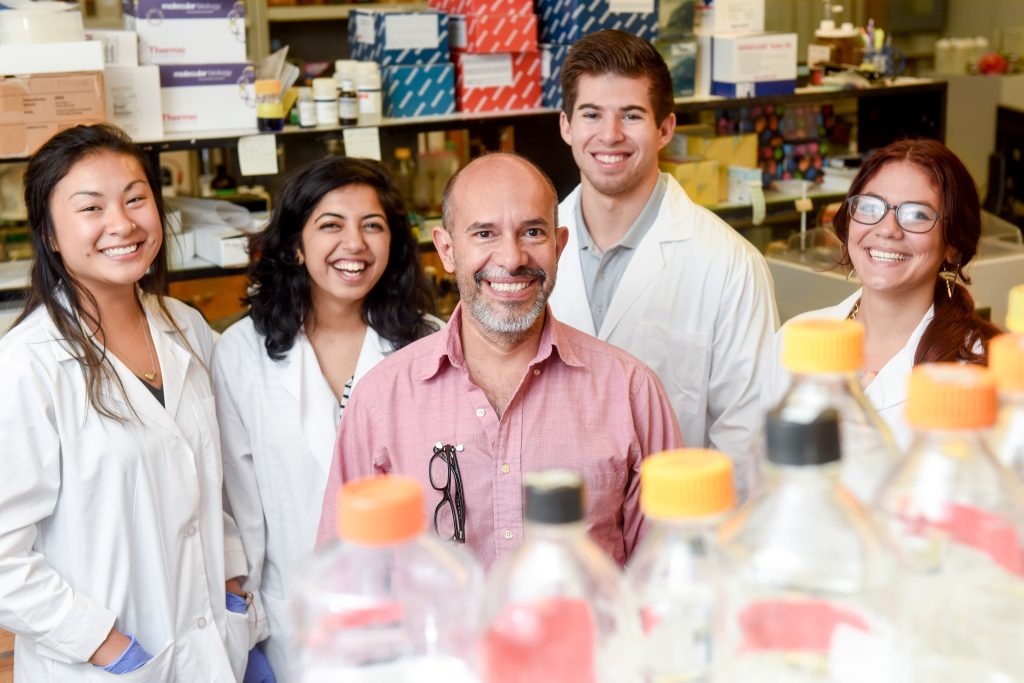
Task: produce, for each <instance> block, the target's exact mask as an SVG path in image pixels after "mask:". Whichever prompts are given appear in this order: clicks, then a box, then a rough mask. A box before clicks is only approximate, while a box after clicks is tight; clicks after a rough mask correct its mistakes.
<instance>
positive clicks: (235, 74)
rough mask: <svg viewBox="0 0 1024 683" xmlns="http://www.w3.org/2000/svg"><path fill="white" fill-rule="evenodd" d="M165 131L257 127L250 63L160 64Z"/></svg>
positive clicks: (161, 99) (252, 75)
mask: <svg viewBox="0 0 1024 683" xmlns="http://www.w3.org/2000/svg"><path fill="white" fill-rule="evenodd" d="M159 69H160V101H161V104H162V105H163V119H164V126H163V128H164V132H165V133H175V132H182V131H197V130H238V129H243V128H250V129H253V130H255V129H256V102H255V98H256V95H255V92H254V90H253V80H254V71H253V67H252V66H251V65H249V64H183V65H175V66H167V65H165V66H161V67H159Z"/></svg>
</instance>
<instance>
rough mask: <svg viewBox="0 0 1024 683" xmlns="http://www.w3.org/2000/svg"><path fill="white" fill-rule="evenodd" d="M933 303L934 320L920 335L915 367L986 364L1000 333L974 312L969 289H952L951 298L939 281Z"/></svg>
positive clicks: (960, 286)
mask: <svg viewBox="0 0 1024 683" xmlns="http://www.w3.org/2000/svg"><path fill="white" fill-rule="evenodd" d="M964 279H965V280H966V277H964ZM967 282H968V284H969V283H970V281H969V280H967ZM933 301H934V305H935V317H934V318H932V322H931V324H929V325H928V329H926V330H925V331H924V334H923V335H921V341H920V342H919V343H918V345H917V353H915V354H914V365H918V364H919V363H944V362H958V361H959V362H964V363H976V364H979V365H983V364H985V362H986V354H987V352H988V342H989V340H990V339H992V337H994V336H996V335H997V334H999V332H1000V330H999V328H998V327H996V326H995V325H993V324H992V323H990V322H988V321H987V320H983V319H982V318H981V317H980V316H979V315H978V314H977V313H976V312H975V311H974V298H973V297H972V296H971V293H970V292H969V291H967V288H966V287H964V286H963V285H961V284H959V283H957V284H955V285H953V296H952V297H951V296H949V292H948V291H947V290H946V283H945V281H944V280H942V279H939V280H936V282H935V294H934V297H933Z"/></svg>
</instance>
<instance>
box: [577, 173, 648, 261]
mask: <svg viewBox="0 0 1024 683" xmlns="http://www.w3.org/2000/svg"><path fill="white" fill-rule="evenodd" d="M667 189H668V181H667V180H666V179H665V175H664V174H658V181H657V182H656V183H655V184H654V190H653V191H652V192H651V196H650V197H648V198H647V203H646V204H644V208H643V210H642V211H640V214H639V215H638V216H637V217H636V220H635V221H633V225H631V226H630V227H629V230H627V231H626V234H625V235H623V236H622V239H620V240H619V241H618V242H616V243H615V244H614V245H613V246H611V247H609V248H608V251H611V250H612V249H615V248H616V247H622V248H624V249H636V247H637V245H639V244H640V241H641V240H642V239H643V238H644V237H645V236H646V235H647V233H648V232H650V230H651V227H653V226H654V221H655V219H657V217H658V211H660V210H661V200H662V199H664V198H665V192H666V190H667ZM576 236H577V237H578V238H579V241H580V251H591V252H593V253H596V254H598V255H600V254H601V251H600V250H599V249H598V248H597V245H596V244H594V240H593V239H592V238H591V236H590V230H589V229H587V224H586V222H585V221H584V220H583V201H582V200H581V201H579V202H576Z"/></svg>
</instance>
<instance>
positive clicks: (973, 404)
mask: <svg viewBox="0 0 1024 683" xmlns="http://www.w3.org/2000/svg"><path fill="white" fill-rule="evenodd" d="M996 413H997V394H996V385H995V380H994V378H993V377H992V374H991V373H990V372H989V371H988V370H986V369H984V368H981V367H978V366H970V365H960V364H957V363H937V364H924V365H918V366H917V367H915V368H914V370H913V372H912V373H911V375H910V382H909V386H908V394H907V422H909V424H910V426H911V428H913V429H914V440H913V442H912V443H911V446H910V449H909V451H908V452H907V455H906V456H905V457H904V458H903V459H902V461H901V462H900V463H899V464H898V465H897V466H896V468H895V470H894V471H893V473H892V475H891V476H890V477H889V479H888V480H886V483H885V485H884V486H883V488H882V490H881V491H880V492H879V496H878V502H877V506H876V510H877V513H878V515H879V517H880V518H881V519H883V520H884V521H885V522H886V523H887V524H888V526H889V528H890V530H891V531H892V533H893V535H894V537H895V538H896V540H897V542H898V543H899V544H900V546H901V549H902V554H903V557H904V562H905V564H906V581H905V585H904V590H905V591H906V593H907V598H908V608H909V611H908V618H909V625H910V627H911V631H912V633H913V634H914V636H915V638H914V650H913V655H914V656H913V661H914V671H913V680H914V681H915V682H916V681H929V682H930V681H942V682H948V683H954V682H955V683H995V682H996V681H1024V648H1022V647H1021V630H1020V629H1021V625H1022V624H1024V580H1022V574H1024V566H1022V564H1024V555H1022V545H1021V541H1022V538H1024V536H1022V533H1021V532H1022V525H1024V497H1022V495H1024V494H1022V493H1021V489H1020V484H1019V483H1018V482H1017V481H1016V479H1015V478H1014V477H1013V475H1012V474H1011V473H1010V472H1008V471H1007V470H1006V469H1005V468H1004V467H1003V466H1002V465H1001V464H1000V463H999V462H998V461H997V460H996V458H995V456H994V455H993V454H992V452H991V450H990V449H989V446H988V444H987V439H986V436H987V434H986V431H987V430H989V429H990V428H991V427H992V426H993V425H994V424H995V421H996Z"/></svg>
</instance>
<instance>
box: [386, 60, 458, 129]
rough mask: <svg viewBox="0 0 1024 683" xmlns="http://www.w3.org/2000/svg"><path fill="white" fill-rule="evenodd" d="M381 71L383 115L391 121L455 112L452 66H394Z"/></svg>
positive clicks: (453, 68) (453, 70)
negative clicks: (382, 76)
mask: <svg viewBox="0 0 1024 683" xmlns="http://www.w3.org/2000/svg"><path fill="white" fill-rule="evenodd" d="M383 72H384V93H385V95H384V115H385V116H390V117H392V118H402V117H407V116H431V115H435V114H454V113H455V66H454V65H453V64H430V65H423V64H396V65H395V66H386V67H384V69H383Z"/></svg>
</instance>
